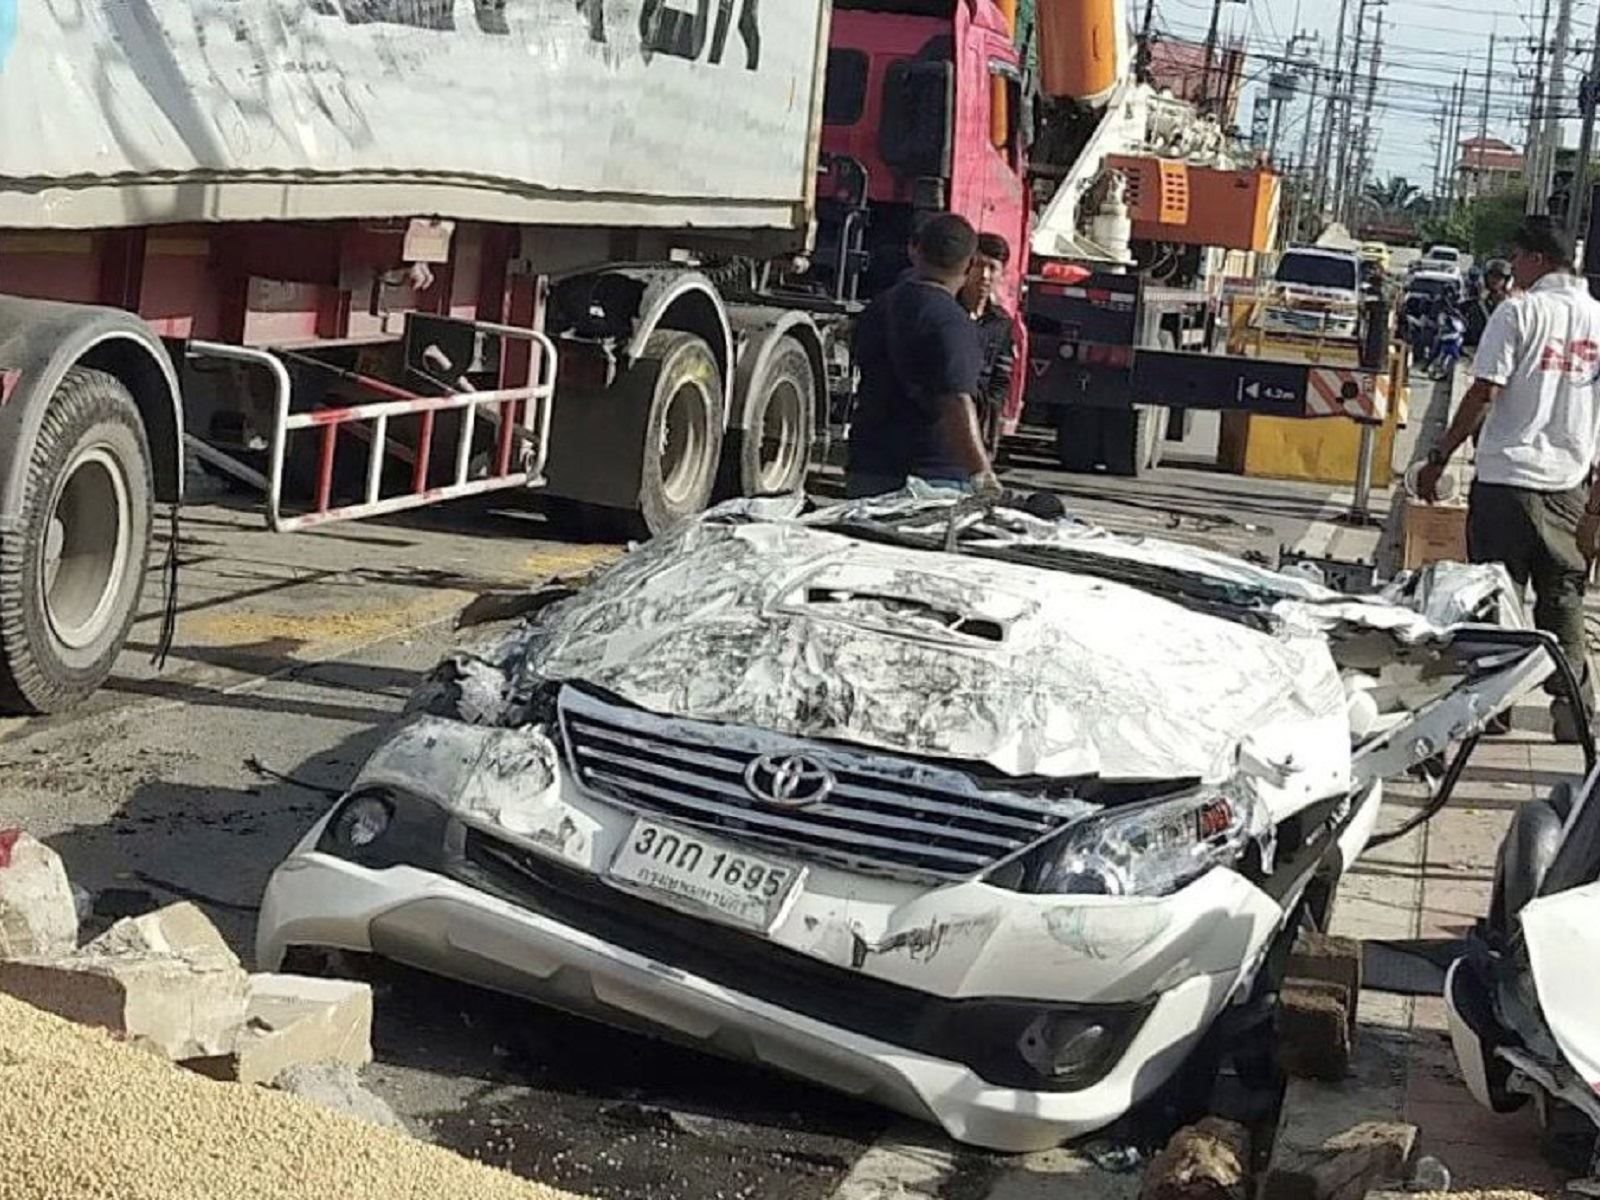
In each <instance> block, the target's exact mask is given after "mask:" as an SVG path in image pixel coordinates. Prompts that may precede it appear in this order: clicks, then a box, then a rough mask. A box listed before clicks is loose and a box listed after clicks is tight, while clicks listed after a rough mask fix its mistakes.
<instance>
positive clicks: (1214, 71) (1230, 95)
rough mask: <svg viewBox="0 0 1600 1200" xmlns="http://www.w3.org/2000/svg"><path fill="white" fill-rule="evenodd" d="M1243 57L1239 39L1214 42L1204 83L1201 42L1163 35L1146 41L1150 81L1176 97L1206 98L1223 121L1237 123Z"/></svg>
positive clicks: (1199, 100) (1190, 99) (1242, 80)
mask: <svg viewBox="0 0 1600 1200" xmlns="http://www.w3.org/2000/svg"><path fill="white" fill-rule="evenodd" d="M1244 60H1245V52H1244V43H1243V42H1237V41H1235V42H1229V43H1225V44H1223V45H1220V46H1218V47H1217V49H1216V50H1215V51H1214V52H1213V54H1212V59H1211V72H1210V80H1209V84H1208V82H1207V73H1206V48H1205V44H1204V43H1203V42H1187V41H1184V40H1183V39H1182V38H1168V37H1163V38H1159V39H1157V40H1155V41H1153V42H1152V43H1151V45H1150V82H1151V83H1153V84H1154V85H1155V86H1156V87H1158V88H1164V89H1166V90H1169V91H1171V92H1172V94H1173V95H1175V96H1177V97H1178V98H1179V99H1180V100H1189V101H1192V102H1194V103H1196V104H1198V103H1200V102H1201V101H1203V100H1205V99H1208V98H1209V99H1211V100H1212V101H1214V103H1213V106H1212V107H1213V111H1215V112H1216V114H1217V116H1218V118H1219V119H1220V120H1221V121H1222V123H1223V124H1224V125H1237V124H1238V121H1239V96H1240V94H1241V93H1242V92H1243V91H1244ZM1208 86H1209V89H1210V91H1209V95H1208V92H1207V88H1208Z"/></svg>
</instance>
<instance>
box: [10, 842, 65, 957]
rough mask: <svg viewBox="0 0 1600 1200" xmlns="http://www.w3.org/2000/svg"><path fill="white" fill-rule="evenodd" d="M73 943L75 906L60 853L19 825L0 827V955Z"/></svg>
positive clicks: (49, 951) (51, 950) (58, 949)
mask: <svg viewBox="0 0 1600 1200" xmlns="http://www.w3.org/2000/svg"><path fill="white" fill-rule="evenodd" d="M77 945H78V907H77V904H76V903H75V902H74V900H73V898H72V884H71V882H70V881H69V880H68V879H67V869H66V868H65V867H64V866H62V865H61V859H60V857H59V856H58V855H57V854H56V852H55V851H54V850H52V849H50V847H49V846H46V845H45V844H44V843H43V842H41V841H39V840H38V839H36V838H33V837H30V836H29V835H28V834H26V833H23V832H22V830H20V829H6V830H0V959H5V958H31V957H34V956H37V955H46V956H49V955H55V954H65V953H68V952H69V951H72V950H74V949H76V948H77Z"/></svg>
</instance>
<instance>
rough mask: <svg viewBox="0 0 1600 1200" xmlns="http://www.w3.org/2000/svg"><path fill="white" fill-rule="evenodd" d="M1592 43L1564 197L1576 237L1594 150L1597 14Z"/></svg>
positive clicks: (1599, 42) (1599, 44)
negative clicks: (1579, 128) (1569, 186)
mask: <svg viewBox="0 0 1600 1200" xmlns="http://www.w3.org/2000/svg"><path fill="white" fill-rule="evenodd" d="M1594 37H1595V43H1594V47H1593V49H1592V50H1591V52H1590V60H1589V69H1588V71H1586V72H1585V73H1584V76H1583V81H1582V82H1581V83H1580V84H1578V102H1579V104H1580V105H1581V106H1582V108H1583V132H1582V133H1581V134H1580V135H1579V137H1578V165H1577V166H1576V168H1574V170H1573V175H1572V197H1571V199H1569V200H1568V201H1567V233H1568V235H1569V236H1571V237H1577V235H1578V230H1579V229H1580V228H1582V222H1583V207H1584V205H1585V203H1587V201H1588V199H1589V196H1588V192H1589V155H1590V154H1591V153H1593V151H1594V110H1595V102H1596V96H1595V88H1596V85H1597V83H1600V18H1597V20H1596V22H1595V31H1594Z"/></svg>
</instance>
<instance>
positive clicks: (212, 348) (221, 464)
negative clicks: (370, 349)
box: [185, 321, 557, 533]
mask: <svg viewBox="0 0 1600 1200" xmlns="http://www.w3.org/2000/svg"><path fill="white" fill-rule="evenodd" d="M473 329H474V330H475V331H477V332H479V333H486V334H491V335H494V336H497V337H501V338H509V339H513V340H519V341H526V342H531V343H532V344H533V346H534V348H535V352H534V354H533V356H532V357H533V359H534V362H533V370H534V371H535V372H536V373H537V374H536V379H535V381H534V382H533V383H532V384H529V385H526V386H522V387H512V388H498V389H495V390H492V391H482V392H479V391H473V390H471V385H470V384H469V383H468V382H467V381H466V380H465V379H460V380H457V381H456V382H455V384H454V386H455V388H456V390H455V391H452V392H450V393H448V394H446V395H443V396H420V395H417V394H416V393H414V392H409V391H407V390H406V389H404V388H402V387H399V386H397V385H395V384H392V383H389V382H387V381H385V380H381V379H375V378H373V377H371V376H366V375H360V374H357V373H356V372H352V371H345V370H342V369H340V368H337V367H333V366H331V365H329V364H327V363H323V362H320V361H318V360H315V359H309V358H303V357H301V356H297V355H292V354H288V353H282V354H280V353H275V352H273V351H270V350H262V349H256V348H254V347H249V346H230V345H225V344H222V343H217V342H203V341H196V342H190V343H189V344H188V354H189V357H191V358H215V359H224V360H228V361H232V362H240V363H244V364H246V365H249V366H254V367H258V368H260V369H261V370H264V371H266V372H267V373H268V375H269V377H270V378H271V379H272V381H273V385H274V390H275V392H276V396H275V400H274V405H273V422H272V434H271V442H270V445H269V447H268V468H267V474H265V475H263V474H261V473H260V472H258V471H256V470H254V469H253V468H251V467H249V466H247V465H245V464H244V463H241V462H239V461H238V460H237V459H235V458H233V457H232V456H231V455H227V454H224V453H223V452H222V451H220V450H217V449H216V448H214V447H212V446H208V445H206V444H205V443H204V442H202V441H200V440H199V439H198V438H195V437H192V436H191V437H188V438H186V439H185V440H186V442H187V443H188V445H189V447H190V448H191V449H192V450H193V451H194V453H195V454H196V455H198V456H199V457H200V458H202V459H204V460H205V461H206V462H209V463H211V464H213V465H214V466H216V467H218V468H219V469H220V470H222V471H224V472H226V473H227V474H229V475H232V476H233V477H234V478H236V479H240V480H242V481H243V482H245V483H247V484H249V485H251V486H253V487H257V488H260V489H261V490H262V491H263V492H265V493H266V497H267V525H268V527H269V528H271V529H272V530H274V531H275V532H284V533H290V532H293V531H295V530H298V529H307V528H310V527H312V526H316V525H323V524H326V523H328V522H330V521H348V520H355V519H357V518H360V517H374V516H380V515H382V514H384V513H394V512H401V511H404V510H406V509H411V508H420V507H422V506H423V505H427V504H433V503H436V502H438V501H441V500H453V499H456V498H458V497H461V496H474V495H481V494H482V493H485V492H494V491H501V490H504V489H508V488H518V487H538V486H540V485H541V484H542V483H543V482H544V466H545V462H546V460H547V458H548V455H549V443H550V416H551V412H552V410H553V408H554V402H555V389H556V367H557V355H556V348H555V343H554V342H552V341H551V340H550V338H549V337H547V336H546V335H545V334H543V333H540V332H539V331H537V330H533V329H525V328H522V327H521V326H516V325H500V324H496V323H492V322H486V321H479V322H474V323H473ZM286 358H287V359H289V360H291V361H295V360H298V361H303V362H305V363H306V364H307V365H309V366H313V367H315V368H317V369H320V370H326V371H331V372H332V373H334V374H336V375H338V376H340V377H342V378H345V379H347V380H350V381H352V382H354V383H355V384H357V385H358V386H359V387H361V388H363V389H365V390H367V391H370V392H373V393H375V394H377V395H380V396H385V397H388V398H387V399H383V400H378V401H374V402H371V403H367V404H354V405H347V406H344V407H325V408H316V409H311V410H309V411H306V412H293V411H292V410H291V405H290V400H291V393H292V391H293V384H292V381H291V379H290V376H289V371H288V368H287V366H286V365H285V359H286ZM447 412H459V413H460V414H461V424H460V428H459V430H458V431H457V434H456V438H455V445H454V447H453V454H454V462H453V464H452V465H453V468H454V469H453V471H452V472H451V474H450V477H449V481H448V482H446V483H442V484H438V485H430V482H429V480H430V475H431V474H432V468H433V462H434V458H435V454H436V450H435V447H434V440H435V439H434V432H435V425H436V423H437V419H438V415H439V414H440V413H447ZM400 417H416V418H417V419H418V423H417V434H416V441H415V444H414V445H404V446H403V445H400V444H398V443H397V444H394V445H391V444H390V441H391V440H390V432H389V424H390V422H391V421H393V420H395V419H396V418H400ZM480 420H482V421H487V422H489V423H491V424H493V425H494V426H495V436H494V443H493V448H492V451H491V453H490V455H489V458H488V461H487V463H486V464H485V465H483V466H480V467H479V469H478V470H477V471H474V466H473V463H474V455H473V445H474V442H475V440H476V434H477V429H478V423H479V421H480ZM312 430H315V431H317V436H318V438H319V442H318V447H317V466H316V477H315V486H314V495H313V498H312V502H311V509H310V511H308V512H302V513H295V514H290V515H286V514H285V513H284V511H283V502H284V496H283V491H284V465H285V462H286V460H287V456H288V447H289V438H290V437H291V436H293V435H295V434H297V433H300V434H302V435H303V434H304V433H305V432H306V431H312ZM341 433H344V434H346V435H348V436H354V437H357V438H358V439H359V440H361V441H363V442H366V443H367V470H366V487H365V493H364V497H363V499H362V500H361V501H359V502H357V503H353V504H335V503H334V465H335V460H336V456H337V450H338V441H339V436H340V434H341ZM391 456H393V457H398V458H401V459H403V460H404V461H405V462H406V463H407V464H408V465H409V467H410V483H409V487H408V488H407V489H406V490H403V491H399V492H396V493H394V494H391V495H384V494H383V484H384V474H385V472H384V467H385V464H386V462H387V460H388V458H390V457H391Z"/></svg>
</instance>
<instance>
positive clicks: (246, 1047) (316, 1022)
mask: <svg viewBox="0 0 1600 1200" xmlns="http://www.w3.org/2000/svg"><path fill="white" fill-rule="evenodd" d="M371 1061H372V988H371V987H370V986H368V985H367V984H365V983H352V982H349V981H347V980H343V979H311V978H307V977H305V976H301V975H252V976H251V977H250V997H249V1002H248V1005H247V1007H246V1010H245V1020H244V1024H243V1025H241V1026H240V1027H239V1028H238V1029H237V1030H235V1031H234V1039H233V1044H232V1045H231V1046H230V1047H229V1048H228V1049H227V1051H226V1052H224V1053H222V1054H216V1055H208V1056H205V1057H201V1058H191V1059H188V1060H186V1061H185V1062H184V1064H183V1065H184V1066H186V1067H188V1068H189V1069H190V1070H192V1071H198V1072H199V1073H200V1074H202V1075H209V1076H210V1077H211V1078H213V1079H224V1080H232V1081H235V1082H238V1083H261V1084H265V1083H271V1082H272V1081H273V1080H274V1079H277V1078H278V1077H279V1076H280V1075H282V1074H283V1073H284V1072H285V1071H287V1070H288V1069H289V1068H290V1067H293V1066H296V1065H299V1064H302V1063H344V1064H346V1065H348V1066H352V1067H361V1066H365V1065H366V1064H367V1063H369V1062H371Z"/></svg>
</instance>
